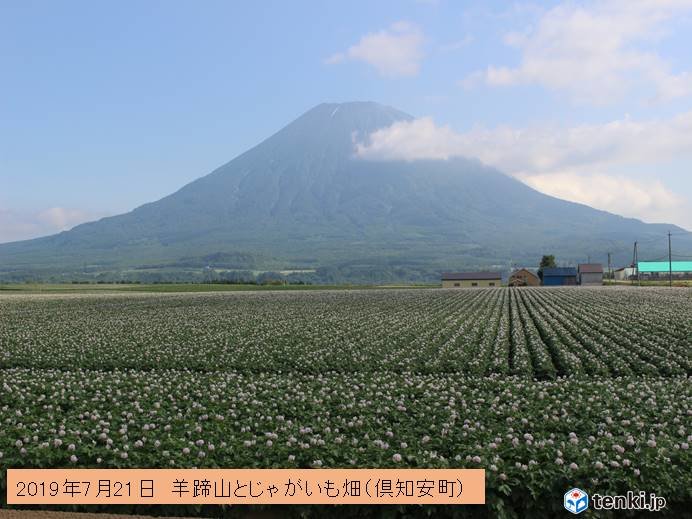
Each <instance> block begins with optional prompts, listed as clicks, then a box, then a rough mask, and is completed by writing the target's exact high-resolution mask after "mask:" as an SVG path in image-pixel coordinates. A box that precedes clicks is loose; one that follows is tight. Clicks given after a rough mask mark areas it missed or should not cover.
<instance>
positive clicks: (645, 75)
mask: <svg viewBox="0 0 692 519" xmlns="http://www.w3.org/2000/svg"><path fill="white" fill-rule="evenodd" d="M687 10H690V11H692V0H608V1H604V2H591V3H588V4H575V3H571V2H568V3H563V4H559V5H557V6H556V7H554V8H552V9H550V10H548V11H547V12H545V13H543V15H542V16H541V17H540V19H539V20H538V21H537V23H536V25H535V26H532V27H529V28H528V29H527V30H526V31H524V32H523V33H511V34H508V35H507V36H506V37H505V42H506V43H507V44H508V45H510V46H513V47H516V48H517V49H519V51H520V52H521V60H520V63H519V65H518V66H516V67H508V66H495V65H490V66H488V67H487V68H486V69H485V70H480V71H476V72H474V73H472V74H470V75H469V76H468V77H467V78H466V79H464V80H463V81H462V82H461V84H462V85H463V86H465V87H471V86H473V85H475V84H477V83H479V82H484V83H486V84H488V85H491V86H508V85H517V84H540V85H543V86H545V87H547V88H549V89H551V90H559V91H565V92H567V93H569V94H570V95H571V96H572V97H574V98H575V99H577V100H579V101H587V102H594V103H599V104H600V103H606V102H608V101H611V100H613V99H616V98H617V97H618V96H620V95H622V94H623V93H624V92H626V91H628V90H629V89H631V88H633V87H635V86H637V85H639V86H644V87H647V88H648V89H649V90H653V93H652V97H653V98H657V99H670V98H675V97H680V96H686V95H690V94H692V73H690V72H681V73H675V72H673V71H672V70H671V65H670V63H668V62H667V61H666V60H664V59H663V58H662V57H661V56H660V55H659V54H657V53H656V52H655V51H654V47H655V42H656V41H657V40H659V39H660V38H661V37H662V36H663V35H665V29H666V23H667V22H670V21H671V20H672V19H673V18H674V17H675V16H677V15H678V14H680V13H682V12H684V11H687ZM647 47H648V48H647Z"/></svg>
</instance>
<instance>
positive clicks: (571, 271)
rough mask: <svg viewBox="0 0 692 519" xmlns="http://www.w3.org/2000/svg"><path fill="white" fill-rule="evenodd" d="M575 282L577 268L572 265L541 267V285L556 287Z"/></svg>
mask: <svg viewBox="0 0 692 519" xmlns="http://www.w3.org/2000/svg"><path fill="white" fill-rule="evenodd" d="M576 284H577V269H575V268H574V267H556V268H545V269H543V285H544V286H547V287H558V286H566V285H576Z"/></svg>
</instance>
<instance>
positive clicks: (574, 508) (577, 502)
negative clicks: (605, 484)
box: [563, 488, 589, 514]
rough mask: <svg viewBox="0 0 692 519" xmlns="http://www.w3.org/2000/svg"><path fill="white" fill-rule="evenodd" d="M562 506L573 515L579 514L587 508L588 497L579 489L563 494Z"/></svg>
mask: <svg viewBox="0 0 692 519" xmlns="http://www.w3.org/2000/svg"><path fill="white" fill-rule="evenodd" d="M563 504H564V506H565V508H566V509H567V510H568V511H569V512H572V513H573V514H580V513H582V512H583V511H584V510H586V509H587V508H589V495H588V494H587V493H586V492H584V491H583V490H581V489H579V488H573V489H572V490H570V491H568V492H566V493H565V499H564V503H563Z"/></svg>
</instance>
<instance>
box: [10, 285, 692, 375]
mask: <svg viewBox="0 0 692 519" xmlns="http://www.w3.org/2000/svg"><path fill="white" fill-rule="evenodd" d="M0 316H2V318H0V367H27V368H36V367H45V368H74V367H81V368H90V369H116V368H121V369H123V368H138V369H154V368H175V369H178V368H186V369H195V370H200V371H212V370H226V369H235V370H248V371H297V372H302V373H320V372H324V371H327V370H333V371H339V372H355V371H358V372H360V371H382V370H387V371H394V372H404V371H415V372H421V373H425V372H436V373H448V372H464V373H468V374H476V375H488V374H493V373H497V374H502V375H509V374H512V375H519V376H527V377H537V378H554V377H555V376H559V375H594V376H625V375H632V374H648V375H664V376H672V375H689V374H690V373H692V354H691V348H690V345H692V318H691V317H690V316H692V299H691V298H690V297H689V294H687V293H686V291H669V290H667V289H641V290H636V289H615V288H603V289H577V288H574V289H513V290H509V289H488V290H396V291H392V290H363V291H331V292H330V291H320V292H292V293H286V292H283V293H267V292H261V293H233V294H197V295H194V294H184V295H175V294H163V295H103V294H100V295H91V296H61V297H53V296H28V297H27V296H4V297H0Z"/></svg>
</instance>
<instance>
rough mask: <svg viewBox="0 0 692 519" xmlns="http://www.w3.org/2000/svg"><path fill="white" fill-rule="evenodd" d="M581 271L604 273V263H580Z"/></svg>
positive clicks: (584, 272)
mask: <svg viewBox="0 0 692 519" xmlns="http://www.w3.org/2000/svg"><path fill="white" fill-rule="evenodd" d="M579 272H581V273H582V274H603V265H601V264H600V263H580V264H579Z"/></svg>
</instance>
